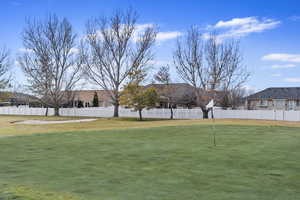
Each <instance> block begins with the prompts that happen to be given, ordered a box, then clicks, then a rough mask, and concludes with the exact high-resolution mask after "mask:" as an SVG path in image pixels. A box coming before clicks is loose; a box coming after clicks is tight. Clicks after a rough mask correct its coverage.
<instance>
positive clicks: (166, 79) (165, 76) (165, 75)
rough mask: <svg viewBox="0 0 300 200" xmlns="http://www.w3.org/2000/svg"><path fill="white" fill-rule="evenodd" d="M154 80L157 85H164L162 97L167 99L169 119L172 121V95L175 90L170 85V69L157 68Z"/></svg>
mask: <svg viewBox="0 0 300 200" xmlns="http://www.w3.org/2000/svg"><path fill="white" fill-rule="evenodd" d="M154 79H155V80H156V81H158V82H159V83H162V84H164V86H163V91H162V95H163V96H164V97H166V98H167V102H168V107H169V109H170V112H171V115H170V119H173V116H174V113H173V107H174V103H175V96H174V93H175V92H176V91H175V88H174V87H172V85H171V83H172V80H171V74H170V67H169V66H168V65H167V66H162V67H160V68H159V70H158V72H157V73H156V74H155V75H154Z"/></svg>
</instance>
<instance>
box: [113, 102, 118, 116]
mask: <svg viewBox="0 0 300 200" xmlns="http://www.w3.org/2000/svg"><path fill="white" fill-rule="evenodd" d="M114 117H119V103H116V104H115V105H114Z"/></svg>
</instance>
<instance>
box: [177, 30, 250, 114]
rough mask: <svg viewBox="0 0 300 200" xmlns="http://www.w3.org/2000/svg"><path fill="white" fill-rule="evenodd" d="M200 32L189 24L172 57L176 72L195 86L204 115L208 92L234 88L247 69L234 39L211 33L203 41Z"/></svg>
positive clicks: (244, 77)
mask: <svg viewBox="0 0 300 200" xmlns="http://www.w3.org/2000/svg"><path fill="white" fill-rule="evenodd" d="M201 36H202V35H201V32H200V31H199V29H198V28H196V27H192V28H191V29H190V30H189V31H188V33H187V36H186V38H184V39H183V40H178V42H177V46H176V50H175V52H174V56H173V58H174V64H175V67H176V69H177V72H178V74H179V76H180V77H181V78H182V80H184V81H185V82H187V83H189V84H191V85H192V86H193V87H194V88H195V92H196V95H197V103H198V106H200V108H201V110H202V112H203V118H208V112H209V110H208V109H206V104H207V103H208V101H209V100H210V99H211V97H210V96H209V95H207V94H208V92H210V91H212V92H213V93H216V91H217V90H219V91H223V92H224V93H226V92H228V91H231V90H234V89H235V88H238V87H240V86H241V85H242V84H243V83H244V82H245V81H247V79H248V77H249V73H248V72H247V71H246V69H245V67H244V66H243V65H242V64H241V63H242V57H241V54H240V49H239V43H238V42H237V41H231V42H220V41H219V40H218V38H217V35H216V34H211V35H210V37H209V39H208V40H207V41H206V42H205V43H204V42H203V41H202V39H201V38H202V37H201ZM214 96H215V95H214Z"/></svg>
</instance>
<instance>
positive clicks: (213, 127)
mask: <svg viewBox="0 0 300 200" xmlns="http://www.w3.org/2000/svg"><path fill="white" fill-rule="evenodd" d="M206 109H207V110H211V118H212V121H213V124H212V129H213V139H214V146H217V143H216V127H215V117H214V100H213V99H212V100H210V102H209V103H208V104H207V105H206Z"/></svg>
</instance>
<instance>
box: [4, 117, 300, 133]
mask: <svg viewBox="0 0 300 200" xmlns="http://www.w3.org/2000/svg"><path fill="white" fill-rule="evenodd" d="M82 118H86V117H80V118H79V117H41V116H0V127H1V128H0V137H1V136H17V135H31V134H36V133H56V132H70V131H94V130H109V129H127V128H151V127H161V126H188V125H209V124H212V123H213V122H212V120H203V119H197V120H163V119H146V120H145V121H137V120H136V119H134V118H119V119H116V118H98V120H96V121H92V122H82V123H72V124H71V123H70V124H46V125H45V124H43V125H25V124H14V123H13V122H16V121H23V120H71V119H82ZM215 123H216V124H217V125H247V126H249V125H253V126H254V125H255V126H289V127H300V123H299V122H284V121H269V120H238V119H217V120H215Z"/></svg>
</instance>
